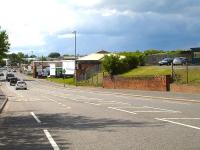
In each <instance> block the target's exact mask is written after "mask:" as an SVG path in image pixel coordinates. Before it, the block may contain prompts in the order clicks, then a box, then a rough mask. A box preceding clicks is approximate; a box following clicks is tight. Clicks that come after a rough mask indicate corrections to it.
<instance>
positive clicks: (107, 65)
mask: <svg viewBox="0 0 200 150" xmlns="http://www.w3.org/2000/svg"><path fill="white" fill-rule="evenodd" d="M138 64H139V59H138V57H137V56H135V55H133V54H127V55H126V56H125V58H120V56H119V55H110V56H105V58H104V60H103V67H104V69H105V71H107V72H108V73H109V74H110V75H111V76H113V75H117V74H120V73H124V72H127V71H129V70H131V69H133V68H136V67H137V66H138Z"/></svg>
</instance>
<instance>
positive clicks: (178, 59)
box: [173, 57, 188, 65]
mask: <svg viewBox="0 0 200 150" xmlns="http://www.w3.org/2000/svg"><path fill="white" fill-rule="evenodd" d="M187 62H188V60H187V58H185V57H176V58H174V60H173V65H184V64H186V63H187Z"/></svg>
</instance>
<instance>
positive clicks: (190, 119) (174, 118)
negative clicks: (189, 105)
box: [162, 118, 200, 120]
mask: <svg viewBox="0 0 200 150" xmlns="http://www.w3.org/2000/svg"><path fill="white" fill-rule="evenodd" d="M162 119H169V120H171V119H172V120H200V118H162Z"/></svg>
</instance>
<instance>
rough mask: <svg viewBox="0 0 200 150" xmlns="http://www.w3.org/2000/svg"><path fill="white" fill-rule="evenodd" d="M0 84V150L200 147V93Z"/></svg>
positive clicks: (33, 82) (171, 149)
mask: <svg viewBox="0 0 200 150" xmlns="http://www.w3.org/2000/svg"><path fill="white" fill-rule="evenodd" d="M18 76H19V77H20V78H23V79H25V80H27V81H26V82H27V84H28V90H15V87H13V86H10V85H9V84H8V82H2V86H1V88H2V90H3V92H4V93H5V94H6V95H7V96H8V98H9V101H8V103H7V105H6V107H5V109H4V111H3V112H2V114H0V150H14V149H15V150H28V149H30V150H34V149H35V150H51V149H54V150H59V149H60V150H65V149H70V150H162V149H165V150H198V149H200V142H199V141H200V103H198V102H200V100H199V95H190V94H180V93H168V92H144V91H131V90H111V89H110V90H108V89H102V88H89V87H73V86H67V87H63V86H62V85H57V84H54V83H50V82H47V81H44V80H41V79H30V78H26V77H24V76H23V75H20V74H18Z"/></svg>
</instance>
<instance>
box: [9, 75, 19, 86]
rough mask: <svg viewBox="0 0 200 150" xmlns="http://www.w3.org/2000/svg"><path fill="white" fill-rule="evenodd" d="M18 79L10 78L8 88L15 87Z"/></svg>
mask: <svg viewBox="0 0 200 150" xmlns="http://www.w3.org/2000/svg"><path fill="white" fill-rule="evenodd" d="M17 81H18V79H17V78H16V77H12V78H10V86H12V85H13V86H15V84H16V83H17Z"/></svg>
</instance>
